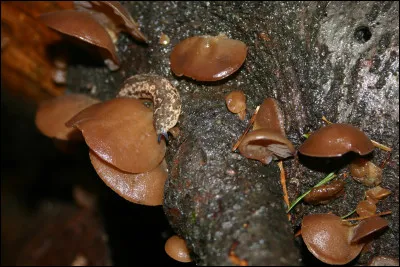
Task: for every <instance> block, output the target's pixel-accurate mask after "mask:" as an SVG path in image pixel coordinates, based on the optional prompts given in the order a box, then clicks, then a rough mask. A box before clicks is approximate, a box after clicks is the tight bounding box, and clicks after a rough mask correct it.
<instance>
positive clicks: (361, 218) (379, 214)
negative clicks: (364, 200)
mask: <svg viewBox="0 0 400 267" xmlns="http://www.w3.org/2000/svg"><path fill="white" fill-rule="evenodd" d="M388 214H392V211H390V210H389V211H384V212H381V213H377V214H373V215H367V216H361V217H356V218H349V219H344V220H342V221H359V220H364V219H368V218H372V217H379V216H383V215H388Z"/></svg>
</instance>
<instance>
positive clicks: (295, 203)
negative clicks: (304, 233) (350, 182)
mask: <svg viewBox="0 0 400 267" xmlns="http://www.w3.org/2000/svg"><path fill="white" fill-rule="evenodd" d="M335 177H336V174H335V173H334V172H331V173H330V174H328V175H327V176H326V177H325V178H324V179H323V180H321V181H320V182H319V183H318V184H316V185H314V187H312V188H311V189H310V190H308V191H307V192H305V193H304V194H302V195H301V196H299V197H298V198H297V199H296V200H295V201H294V202H293V203H292V204H291V205H290V206H289V208H288V210H287V211H286V213H288V212H289V211H290V210H291V209H293V207H294V206H296V205H297V203H299V202H300V201H301V200H302V199H303V198H304V197H305V196H307V195H308V194H309V193H310V192H311V190H312V189H313V188H315V187H318V186H321V185H323V184H326V183H327V182H329V181H330V180H332V179H333V178H335Z"/></svg>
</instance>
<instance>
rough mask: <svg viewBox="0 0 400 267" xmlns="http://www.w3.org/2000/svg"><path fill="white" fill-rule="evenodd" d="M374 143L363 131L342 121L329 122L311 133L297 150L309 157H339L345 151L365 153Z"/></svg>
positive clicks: (371, 148) (368, 151)
mask: <svg viewBox="0 0 400 267" xmlns="http://www.w3.org/2000/svg"><path fill="white" fill-rule="evenodd" d="M373 150H374V145H373V144H372V142H371V140H370V139H369V138H368V137H367V136H366V135H365V133H364V132H362V131H361V130H359V129H358V128H356V127H354V126H352V125H349V124H343V123H335V124H329V125H328V126H325V127H322V128H321V129H319V130H318V131H316V132H314V133H312V134H311V135H310V137H308V138H307V140H306V141H305V142H304V143H303V144H302V145H301V146H300V147H299V152H300V153H301V154H303V155H306V156H310V157H340V156H342V155H343V154H346V153H347V152H350V151H352V152H355V153H358V154H360V155H366V154H369V153H371V152H372V151H373Z"/></svg>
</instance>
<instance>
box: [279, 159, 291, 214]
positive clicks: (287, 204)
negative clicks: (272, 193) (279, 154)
mask: <svg viewBox="0 0 400 267" xmlns="http://www.w3.org/2000/svg"><path fill="white" fill-rule="evenodd" d="M278 166H279V170H280V171H281V185H282V190H283V201H285V203H286V207H287V208H289V206H290V202H289V195H288V191H287V187H286V175H285V169H284V168H283V162H282V160H280V161H279V162H278ZM287 215H288V220H289V221H290V219H291V217H290V214H289V213H288V214H287Z"/></svg>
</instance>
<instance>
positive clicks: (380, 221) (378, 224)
mask: <svg viewBox="0 0 400 267" xmlns="http://www.w3.org/2000/svg"><path fill="white" fill-rule="evenodd" d="M387 226H388V221H387V220H385V219H384V218H382V217H371V218H367V219H364V220H362V221H361V222H360V223H359V224H358V225H357V226H356V227H355V228H354V231H353V235H352V238H351V243H356V242H362V239H363V238H366V237H368V236H370V235H371V234H373V233H376V232H377V231H380V230H382V229H384V228H386V227H387Z"/></svg>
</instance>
